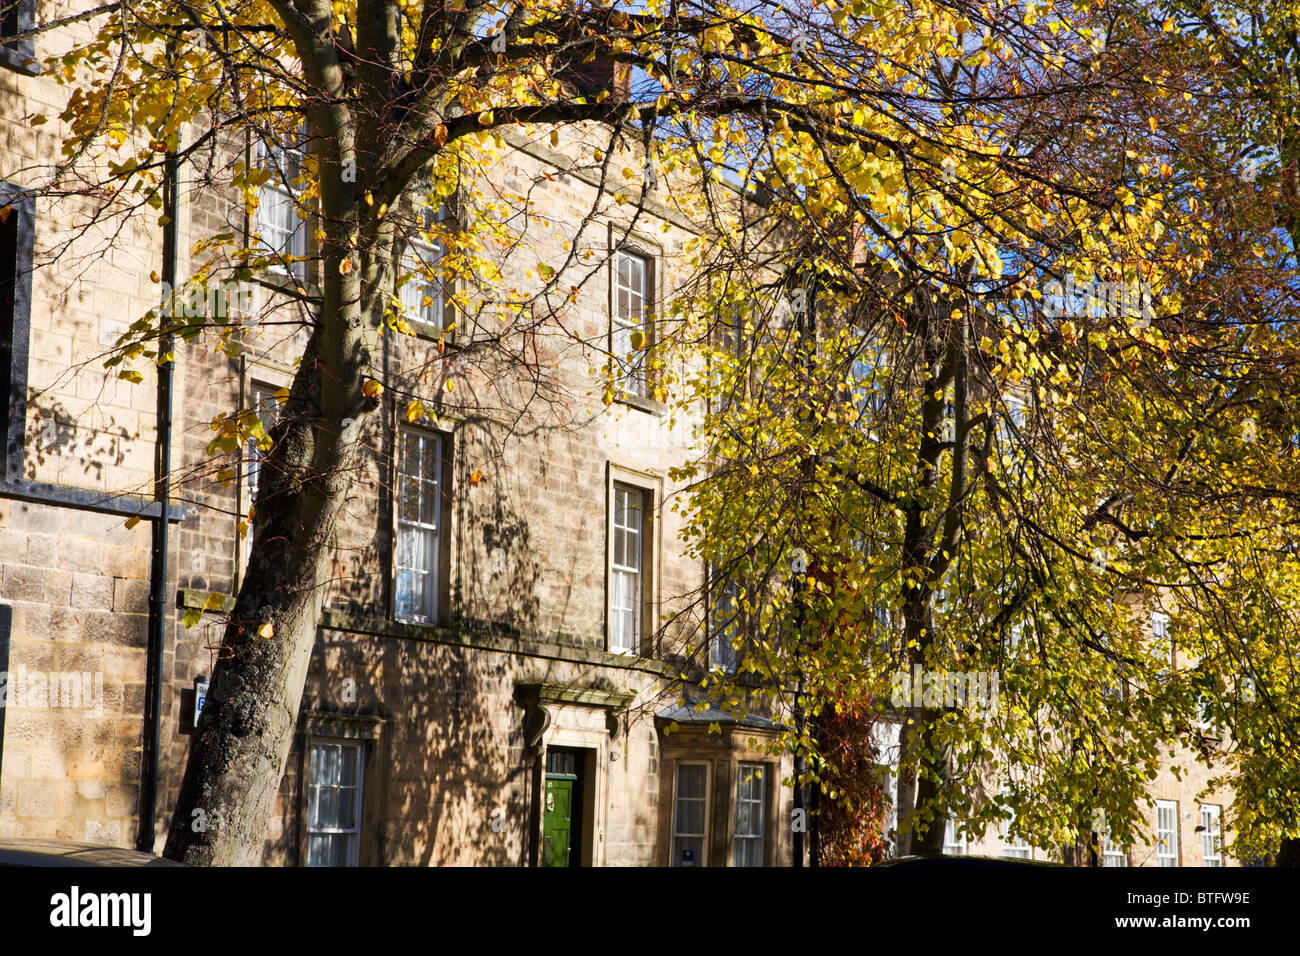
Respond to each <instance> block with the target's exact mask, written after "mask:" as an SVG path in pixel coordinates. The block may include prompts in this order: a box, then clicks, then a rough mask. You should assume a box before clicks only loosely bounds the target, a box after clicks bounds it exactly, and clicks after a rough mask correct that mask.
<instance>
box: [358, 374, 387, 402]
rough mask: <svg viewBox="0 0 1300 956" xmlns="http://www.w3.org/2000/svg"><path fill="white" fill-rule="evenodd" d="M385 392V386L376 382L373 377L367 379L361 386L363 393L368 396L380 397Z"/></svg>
mask: <svg viewBox="0 0 1300 956" xmlns="http://www.w3.org/2000/svg"><path fill="white" fill-rule="evenodd" d="M383 392H384V386H383V385H381V384H379V382H376V381H375V380H374V379H373V378H368V379H366V381H365V383H364V384H363V385H362V386H361V394H362V395H364V396H366V398H378V397H379V396H380V395H382V394H383Z"/></svg>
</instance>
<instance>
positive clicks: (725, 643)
mask: <svg viewBox="0 0 1300 956" xmlns="http://www.w3.org/2000/svg"><path fill="white" fill-rule="evenodd" d="M720 577H721V576H720V574H719V573H718V570H717V568H714V569H713V571H712V573H711V574H710V575H709V600H710V603H711V605H712V606H711V608H710V611H711V613H710V615H709V622H708V623H709V634H708V640H709V665H710V666H711V667H717V668H719V669H720V670H721V671H722V672H723V673H724V674H735V673H736V671H737V670H738V669H739V666H740V651H738V650H737V649H736V647H735V645H734V644H733V643H732V642H733V640H734V638H735V637H737V636H738V635H739V634H740V600H739V598H740V593H739V586H738V585H737V584H736V582H735V581H732V580H729V579H728V580H721V579H720Z"/></svg>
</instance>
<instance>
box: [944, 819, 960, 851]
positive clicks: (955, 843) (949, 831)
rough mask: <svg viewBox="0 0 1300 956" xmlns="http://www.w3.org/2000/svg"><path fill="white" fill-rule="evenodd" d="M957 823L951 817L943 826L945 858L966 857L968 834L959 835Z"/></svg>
mask: <svg viewBox="0 0 1300 956" xmlns="http://www.w3.org/2000/svg"><path fill="white" fill-rule="evenodd" d="M958 829H959V828H958V826H957V821H956V819H954V818H953V817H952V816H949V817H948V818H947V819H946V820H945V821H944V824H943V855H944V856H965V855H966V834H965V832H961V833H960V834H959V833H958Z"/></svg>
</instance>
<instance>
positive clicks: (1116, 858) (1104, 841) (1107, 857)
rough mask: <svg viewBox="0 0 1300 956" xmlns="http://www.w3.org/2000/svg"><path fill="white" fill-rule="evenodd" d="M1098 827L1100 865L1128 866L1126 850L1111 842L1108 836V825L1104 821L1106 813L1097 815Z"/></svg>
mask: <svg viewBox="0 0 1300 956" xmlns="http://www.w3.org/2000/svg"><path fill="white" fill-rule="evenodd" d="M1099 823H1100V825H1099V826H1098V829H1099V830H1100V834H1099V836H1100V837H1101V865H1102V866H1111V867H1126V866H1128V850H1126V849H1124V848H1123V847H1121V846H1119V845H1118V844H1116V843H1115V842H1113V841H1112V840H1111V838H1110V825H1109V824H1107V823H1106V815H1105V814H1104V813H1102V814H1101V815H1100V817H1099Z"/></svg>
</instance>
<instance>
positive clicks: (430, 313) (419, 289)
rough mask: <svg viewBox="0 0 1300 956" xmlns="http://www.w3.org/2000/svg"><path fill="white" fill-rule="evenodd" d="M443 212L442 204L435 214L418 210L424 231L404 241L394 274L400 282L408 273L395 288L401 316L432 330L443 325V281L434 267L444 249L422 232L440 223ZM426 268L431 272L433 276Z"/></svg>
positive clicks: (444, 286)
mask: <svg viewBox="0 0 1300 956" xmlns="http://www.w3.org/2000/svg"><path fill="white" fill-rule="evenodd" d="M446 215H447V211H446V208H445V207H444V208H443V209H442V210H440V211H439V212H438V213H437V214H436V215H435V214H433V213H432V212H431V211H430V210H424V211H423V212H422V213H421V221H422V222H423V224H424V230H423V232H422V233H420V234H418V235H416V236H412V237H411V238H410V239H408V240H407V241H406V248H405V249H404V251H403V253H402V260H401V269H400V270H399V272H398V276H397V281H398V282H401V280H402V279H403V278H404V276H406V275H408V274H409V275H410V278H409V279H407V280H406V282H404V283H402V285H401V288H400V289H399V290H398V298H399V299H400V301H401V304H402V311H403V313H404V318H405V319H406V321H407V322H409V323H411V324H412V325H415V326H417V327H418V328H420V329H422V330H425V331H428V332H435V333H436V332H441V331H442V330H443V328H444V326H445V325H446V315H445V310H446V306H447V289H446V283H445V282H444V280H443V278H442V277H441V276H440V275H438V274H437V273H436V271H435V270H436V268H437V264H438V263H439V262H440V261H441V260H442V257H443V256H444V255H446V252H447V250H446V249H445V248H443V246H442V245H441V244H439V243H436V242H432V241H430V240H428V239H426V238H425V233H427V232H428V230H430V229H432V228H434V227H435V226H436V225H437V224H438V223H440V222H442V221H443V220H444V219H445V218H446ZM425 270H429V271H430V272H432V273H433V274H432V277H430V276H429V275H428V274H427V273H426V271H425ZM426 298H427V299H429V300H430V302H429V304H428V305H425V304H424V300H425V299H426Z"/></svg>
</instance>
